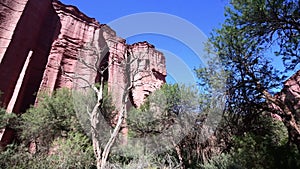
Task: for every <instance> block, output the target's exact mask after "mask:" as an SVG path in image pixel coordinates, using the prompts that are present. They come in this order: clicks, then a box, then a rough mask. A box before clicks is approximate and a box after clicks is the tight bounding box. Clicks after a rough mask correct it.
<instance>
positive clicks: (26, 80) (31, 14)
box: [0, 0, 166, 144]
mask: <svg viewBox="0 0 300 169" xmlns="http://www.w3.org/2000/svg"><path fill="white" fill-rule="evenodd" d="M0 5H1V6H0V12H1V13H0V21H1V22H0V79H1V81H0V91H2V92H3V94H2V95H1V99H0V101H1V103H2V106H3V107H4V108H6V109H7V110H8V112H15V113H21V112H24V111H25V110H26V109H27V108H29V106H30V105H32V104H34V103H35V101H36V94H37V93H39V92H40V91H42V90H48V91H49V92H52V91H54V90H55V89H57V88H62V87H67V88H73V89H78V88H84V87H87V86H88V85H89V84H93V83H96V82H98V81H99V72H97V70H100V69H102V68H101V67H105V66H107V67H108V69H107V71H106V72H105V77H104V80H105V81H107V83H108V87H109V90H110V92H111V94H112V96H113V98H114V103H115V104H116V107H120V105H121V104H122V100H121V99H122V97H120V96H121V95H122V94H124V86H126V84H128V79H132V82H133V85H132V86H131V88H130V92H129V94H130V95H131V96H130V98H132V99H131V101H132V102H131V104H132V105H135V106H139V105H141V104H142V103H143V102H144V99H145V97H146V96H147V95H149V93H151V92H153V91H154V90H155V89H157V88H159V87H160V86H161V85H162V84H163V83H164V82H165V76H166V66H165V58H164V56H163V54H162V53H161V52H159V51H157V50H155V48H154V46H153V45H150V44H149V43H147V42H139V43H135V44H133V45H128V44H126V41H125V40H124V39H122V38H120V37H117V36H116V32H115V31H113V30H112V29H111V28H110V27H108V26H107V25H104V24H100V23H99V22H97V21H96V20H95V19H93V18H90V17H88V16H86V15H85V14H83V13H82V12H80V11H79V10H78V9H77V8H76V7H74V6H69V5H64V4H62V3H61V2H59V1H56V0H53V1H51V0H43V1H41V0H12V1H8V0H7V1H1V2H0ZM128 59H129V61H130V62H132V63H133V64H132V66H131V67H130V69H129V70H128V69H126V65H127V64H126V63H128V62H127V60H128ZM124 63H125V64H124ZM90 65H93V66H94V68H96V70H95V69H93V68H91V67H90ZM8 131H9V130H8V129H6V130H2V132H1V134H0V139H1V143H3V144H6V143H7V142H8V141H9V139H10V138H11V136H12V133H10V132H8Z"/></svg>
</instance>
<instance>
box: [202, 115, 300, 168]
mask: <svg viewBox="0 0 300 169" xmlns="http://www.w3.org/2000/svg"><path fill="white" fill-rule="evenodd" d="M253 125H255V126H253V128H252V130H251V131H248V132H245V133H243V134H242V135H240V136H237V135H236V136H234V137H233V140H232V146H231V149H230V151H229V152H227V153H226V152H224V153H222V154H221V155H217V156H214V157H213V158H212V159H211V160H210V161H208V162H206V163H205V164H203V165H201V167H202V168H205V169H206V168H209V169H213V168H224V169H225V168H249V169H250V168H255V169H256V168H257V169H259V168H261V169H267V168H270V169H276V168H278V169H281V168H290V169H293V168H299V167H300V163H299V160H298V159H299V158H300V153H299V152H298V150H297V148H296V147H289V146H287V144H288V140H287V138H288V133H287V131H286V128H285V127H284V125H283V124H282V122H280V121H274V120H273V119H272V118H271V117H266V116H261V117H260V118H259V119H258V121H257V122H256V123H254V124H253Z"/></svg>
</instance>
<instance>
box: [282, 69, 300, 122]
mask: <svg viewBox="0 0 300 169" xmlns="http://www.w3.org/2000/svg"><path fill="white" fill-rule="evenodd" d="M276 98H277V99H279V100H281V101H282V102H283V103H284V104H285V105H287V106H288V107H289V110H291V112H295V113H296V114H295V118H296V119H295V120H296V121H298V122H300V70H299V71H298V72H297V73H295V74H294V75H293V76H291V77H290V78H289V79H288V80H286V81H285V82H284V87H283V89H282V90H281V92H279V93H277V94H276ZM278 109H279V108H278ZM279 110H280V109H279Z"/></svg>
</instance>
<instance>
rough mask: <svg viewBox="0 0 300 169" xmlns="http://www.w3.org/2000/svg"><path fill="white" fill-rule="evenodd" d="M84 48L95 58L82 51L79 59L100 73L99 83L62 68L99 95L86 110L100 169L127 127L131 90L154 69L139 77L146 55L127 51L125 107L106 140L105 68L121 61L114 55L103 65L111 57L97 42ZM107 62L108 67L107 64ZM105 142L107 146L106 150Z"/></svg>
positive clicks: (106, 69)
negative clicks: (103, 130)
mask: <svg viewBox="0 0 300 169" xmlns="http://www.w3.org/2000/svg"><path fill="white" fill-rule="evenodd" d="M83 50H85V51H88V53H89V54H90V55H89V56H91V57H94V58H92V59H86V52H81V54H80V55H79V56H78V58H77V60H78V62H79V63H80V64H82V65H83V66H84V67H85V68H87V69H88V70H90V71H91V72H93V73H96V74H97V76H98V77H99V79H98V84H95V83H93V82H91V81H89V80H88V79H85V78H84V77H82V76H80V75H77V74H73V75H68V73H66V72H64V70H63V68H61V69H62V70H61V71H62V72H63V75H66V76H68V77H69V78H71V79H72V81H73V83H76V81H81V82H84V83H85V84H86V85H82V84H81V85H79V86H80V88H90V89H92V91H93V92H94V94H95V96H96V102H95V104H94V105H93V106H92V108H91V110H90V109H89V108H88V106H87V108H86V111H87V113H88V115H89V119H90V132H91V139H92V144H93V149H94V155H95V158H96V166H97V169H104V168H105V167H106V165H107V158H108V155H109V153H110V152H111V148H112V146H113V145H114V144H115V142H116V139H117V138H118V134H119V133H120V129H121V127H122V125H123V126H125V127H126V117H127V111H128V108H127V105H128V104H127V103H128V102H129V101H130V100H129V92H130V91H131V90H132V89H133V87H134V83H135V82H137V81H139V80H141V79H142V78H144V77H146V76H151V74H152V72H151V70H149V71H148V70H147V73H146V75H145V74H144V75H143V76H140V77H137V75H138V74H139V72H140V69H139V67H140V66H141V65H140V63H141V60H142V59H143V54H142V53H140V54H138V55H134V54H133V53H130V52H129V51H125V53H124V55H123V60H122V61H121V63H119V64H120V66H121V67H122V68H123V70H124V81H125V86H123V87H122V90H123V94H122V106H121V109H120V110H119V112H118V114H117V120H116V123H115V124H114V126H111V127H113V130H112V131H111V132H110V133H111V134H110V136H109V139H108V141H107V142H105V143H103V142H102V140H101V139H100V138H101V135H100V133H101V132H100V130H101V129H99V127H98V126H99V125H100V123H101V121H102V120H100V119H101V118H103V117H102V112H101V109H99V108H100V107H101V106H102V103H103V99H104V92H103V90H104V76H105V75H104V73H105V71H108V70H109V67H110V66H112V65H113V64H117V62H116V61H115V60H114V58H113V57H110V58H109V59H108V60H107V63H106V64H103V63H102V61H103V59H104V57H108V56H107V54H108V47H107V46H105V47H102V49H99V48H97V47H95V46H93V44H88V45H87V46H86V47H85V48H84V49H83ZM146 63H148V62H146ZM103 65H105V66H103ZM101 145H105V146H104V148H103V149H102V146H101Z"/></svg>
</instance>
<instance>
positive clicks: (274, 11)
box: [210, 0, 300, 150]
mask: <svg viewBox="0 0 300 169" xmlns="http://www.w3.org/2000/svg"><path fill="white" fill-rule="evenodd" d="M299 16H300V7H299V1H294V0H291V1H290V0H289V1H287V0H232V1H231V5H230V6H229V7H228V8H227V9H226V20H225V23H224V24H223V25H222V28H221V29H218V30H215V32H214V33H213V34H212V36H211V38H210V43H211V44H212V46H213V53H214V54H215V55H217V57H219V59H220V62H221V65H223V67H224V70H225V72H227V75H228V76H227V82H226V91H227V104H226V106H227V111H228V112H230V117H231V120H234V119H236V124H243V125H242V126H251V124H252V123H253V121H255V118H256V117H257V115H258V114H261V113H262V112H265V111H267V112H272V113H274V114H278V115H279V116H280V117H281V118H282V122H283V123H284V124H285V126H286V128H287V130H288V133H289V141H290V142H291V143H294V144H295V145H297V146H298V149H299V150H300V126H299V122H298V121H297V119H299V117H297V112H296V110H295V109H293V108H291V107H293V105H289V104H288V103H286V102H284V101H282V100H281V99H280V98H278V97H275V96H274V92H275V91H278V89H279V88H280V85H281V82H282V81H283V80H284V78H285V77H284V76H282V74H281V73H280V71H278V70H276V69H275V68H274V67H273V65H272V64H271V59H272V58H275V56H276V57H280V58H281V59H282V60H283V62H284V64H285V67H286V70H291V69H294V68H296V66H297V64H298V63H299V37H300V31H299V27H300V17H299ZM271 49H275V52H273V53H272V50H271ZM271 105H274V106H271ZM242 129H243V128H240V129H237V130H238V131H237V132H240V133H242V132H243V131H242ZM245 129H246V130H247V127H245Z"/></svg>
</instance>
